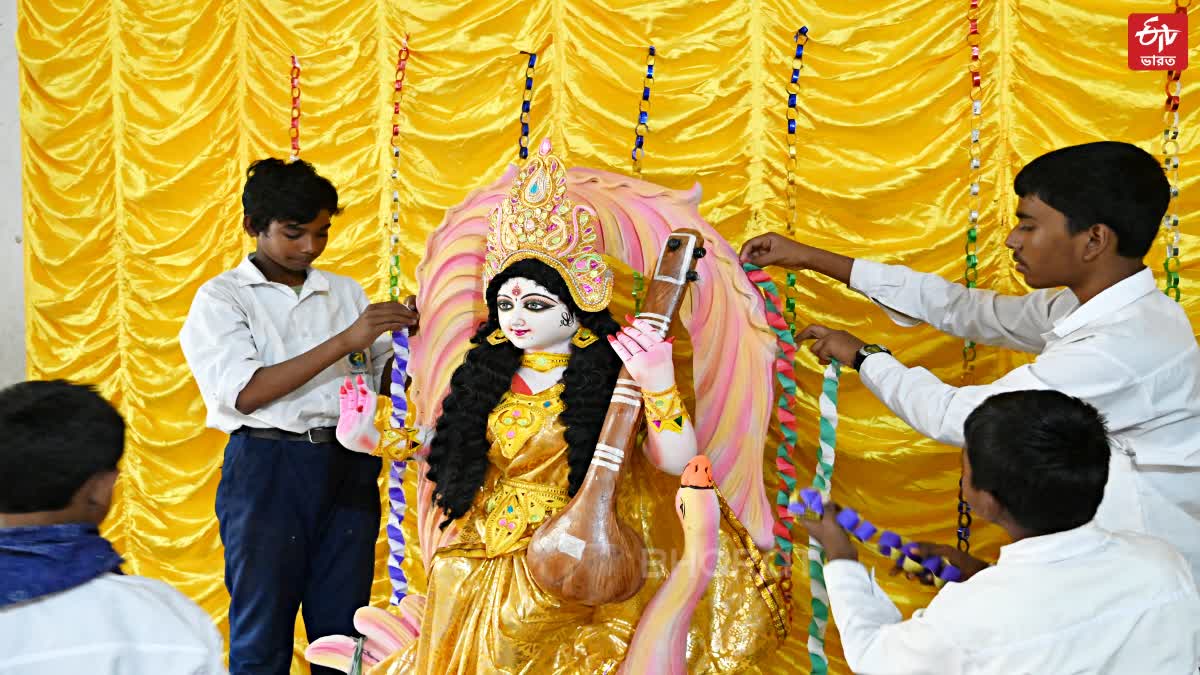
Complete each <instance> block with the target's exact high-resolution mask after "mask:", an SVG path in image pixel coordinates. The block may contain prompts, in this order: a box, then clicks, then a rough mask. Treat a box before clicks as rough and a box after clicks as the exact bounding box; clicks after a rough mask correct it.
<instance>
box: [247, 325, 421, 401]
mask: <svg viewBox="0 0 1200 675" xmlns="http://www.w3.org/2000/svg"><path fill="white" fill-rule="evenodd" d="M416 319H417V317H416V312H413V311H412V310H411V309H409V308H408V307H405V306H404V305H402V304H400V303H398V302H377V303H374V304H372V305H368V306H367V308H366V309H364V310H363V312H362V314H360V315H359V317H358V318H357V319H356V320H355V321H354V323H352V324H350V326H349V327H348V328H346V330H344V331H342V332H340V333H338V334H336V335H334V336H333V337H331V338H329V339H328V340H326V341H324V342H322V343H321V344H319V345H317V346H316V347H313V348H312V349H310V350H308V351H307V352H304V353H303V354H301V355H299V356H295V357H292V358H290V359H288V360H286V361H282V362H280V363H277V364H275V365H272V366H265V367H262V368H259V369H258V370H257V371H255V373H254V375H253V376H252V377H251V378H250V380H249V381H248V382H247V383H246V386H245V387H243V388H242V390H241V392H239V393H238V395H237V400H236V403H235V408H236V409H237V411H238V412H240V413H242V414H243V415H248V414H250V413H252V412H254V411H255V410H258V409H259V408H261V407H263V406H265V405H267V404H269V403H271V402H273V401H276V400H278V399H280V398H282V397H284V396H287V395H288V394H290V393H292V392H293V391H295V390H297V389H299V388H300V387H301V386H303V385H304V384H305V383H306V382H308V381H309V380H311V379H312V378H314V377H316V376H317V374H318V373H320V372H321V371H323V370H325V369H326V368H328V367H329V366H331V365H333V364H334V363H336V362H338V361H339V360H341V359H342V358H343V357H345V356H346V355H347V354H349V353H350V352H355V351H365V350H367V349H368V348H370V347H371V344H372V343H373V342H374V341H375V340H376V339H377V338H378V337H379V336H380V335H381V334H383V333H385V332H389V331H393V330H400V329H401V328H406V327H408V326H411V325H413V324H415V323H416Z"/></svg>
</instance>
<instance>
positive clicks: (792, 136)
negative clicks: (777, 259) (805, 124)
mask: <svg viewBox="0 0 1200 675" xmlns="http://www.w3.org/2000/svg"><path fill="white" fill-rule="evenodd" d="M794 37H795V40H796V51H795V53H794V54H793V56H792V78H791V79H790V80H789V81H788V85H787V94H788V97H787V152H788V159H787V191H786V193H787V209H788V221H787V231H788V234H792V233H794V232H795V231H796V221H797V218H798V208H799V206H798V202H799V200H798V199H797V197H796V187H797V186H796V174H797V172H798V169H797V161H798V160H797V154H796V120H798V119H799V118H800V111H799V109H798V108H797V107H796V103H797V100H798V99H799V97H800V71H801V70H803V69H804V46H805V45H807V44H808V26H801V27H800V30H798V31H796V34H795V36H794Z"/></svg>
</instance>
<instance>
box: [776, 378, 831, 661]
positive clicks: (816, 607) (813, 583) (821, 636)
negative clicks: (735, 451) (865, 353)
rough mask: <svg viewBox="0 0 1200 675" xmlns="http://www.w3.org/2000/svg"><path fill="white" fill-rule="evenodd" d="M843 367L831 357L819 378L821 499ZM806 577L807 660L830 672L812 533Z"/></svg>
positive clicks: (820, 566)
mask: <svg viewBox="0 0 1200 675" xmlns="http://www.w3.org/2000/svg"><path fill="white" fill-rule="evenodd" d="M841 374H842V367H841V364H840V363H838V362H837V360H836V359H835V360H832V361H830V362H829V365H828V366H826V368H825V376H824V378H822V380H821V396H820V398H819V399H818V405H819V408H820V411H821V423H820V443H819V448H818V450H817V468H816V471H814V473H813V486H812V488H805V490H811V491H815V492H816V494H817V496H818V497H819V498H820V499H821V500H822V503H823V502H825V501H828V500H829V490H830V489H831V488H832V487H833V462H834V459H835V456H836V455H835V451H836V450H837V426H838V411H837V403H838V386H839V384H840V381H841ZM803 493H804V490H799V491H797V493H796V494H793V495H792V496H791V499H790V500H789V504H788V511H789V512H791V513H795V511H794V510H793V506H794V505H795V504H796V503H797V502H799V501H801V499H802V497H801V496H800V495H801V494H803ZM808 579H809V589H810V591H811V593H812V619H811V620H810V621H809V623H808V660H809V663H810V664H811V670H810V671H809V672H810V673H812V675H825V673H828V672H829V657H828V656H826V654H825V628H826V627H827V626H828V625H829V616H830V614H829V592H828V591H827V590H826V589H825V549H824V548H823V547H822V546H821V543H820V542H819V541H817V540H816V539H813V538H812V537H809V538H808Z"/></svg>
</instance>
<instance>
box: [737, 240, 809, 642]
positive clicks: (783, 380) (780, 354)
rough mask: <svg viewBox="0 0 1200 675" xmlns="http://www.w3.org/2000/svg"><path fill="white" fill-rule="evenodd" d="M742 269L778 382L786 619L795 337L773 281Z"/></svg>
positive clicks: (779, 561)
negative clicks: (770, 345)
mask: <svg viewBox="0 0 1200 675" xmlns="http://www.w3.org/2000/svg"><path fill="white" fill-rule="evenodd" d="M742 268H743V269H744V270H745V271H746V276H747V277H749V279H750V281H751V282H753V283H754V285H755V286H757V287H758V290H759V292H760V293H762V295H763V300H764V302H765V304H766V314H767V324H768V325H769V326H770V327H771V330H772V331H774V333H775V343H776V352H775V379H776V380H777V381H778V382H779V386H780V389H781V390H782V391H781V392H780V395H779V398H778V400H777V401H776V406H775V418H776V420H778V422H779V429H780V432H781V433H782V434H783V440H782V442H780V444H779V447H778V448H776V450H775V468H776V469H777V470H778V471H779V487H778V491H777V492H776V496H775V507H776V516H777V520H776V523H775V544H776V545H777V546H778V547H779V552H778V553H777V554H776V555H775V565H776V566H777V567H778V568H779V575H780V588H781V589H782V591H783V596H784V601H785V604H786V606H787V608H788V615H789V619H790V616H791V611H792V602H791V598H792V581H791V565H792V531H791V525H792V521H793V517H792V513H791V512H790V511H788V509H787V507H788V503H789V498H790V495H791V494H792V492H793V491H794V490H795V489H796V466H795V462H794V461H793V459H792V455H793V453H794V451H795V448H796V442H797V440H798V438H799V436H798V434H797V433H796V416H795V414H794V413H793V412H792V410H793V409H795V405H796V372H795V367H794V365H793V364H794V362H795V359H796V339H795V337H793V335H792V330H791V329H789V327H788V324H787V321H786V320H785V319H784V317H783V314H782V313H780V311H779V308H780V305H781V304H782V303H781V302H780V298H779V289H778V288H777V287H776V286H775V281H774V280H772V279H771V276H770V275H769V274H767V273H766V272H764V271H763V270H762V268H760V267H758V266H756V265H751V264H749V263H745V264H743V265H742Z"/></svg>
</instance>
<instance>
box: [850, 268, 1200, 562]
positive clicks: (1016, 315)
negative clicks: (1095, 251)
mask: <svg viewBox="0 0 1200 675" xmlns="http://www.w3.org/2000/svg"><path fill="white" fill-rule="evenodd" d="M850 287H851V288H852V289H854V290H856V291H859V292H860V293H862V294H864V295H866V296H867V297H869V298H871V299H872V300H874V301H875V302H876V303H878V304H879V305H880V306H882V307H883V309H884V310H885V311H886V312H887V313H888V315H889V316H891V318H892V319H893V320H894V321H895V322H896V323H898V324H900V325H904V326H912V325H916V324H917V323H920V322H922V321H924V322H928V323H929V324H930V325H931V326H933V327H934V328H937V329H938V330H940V331H942V332H945V333H949V334H951V335H955V336H958V337H962V338H969V339H971V340H974V341H976V342H979V343H981V344H988V345H996V346H1000V347H1006V348H1008V349H1015V350H1020V351H1024V352H1031V353H1034V354H1037V355H1038V356H1037V359H1036V360H1035V361H1034V362H1033V363H1031V364H1029V365H1024V366H1021V367H1019V368H1016V369H1014V370H1012V371H1010V372H1008V373H1007V374H1005V375H1004V376H1003V377H1001V378H999V379H998V380H996V381H994V382H992V383H990V384H981V385H973V386H968V387H955V386H951V385H949V384H946V383H945V382H942V381H941V380H940V379H938V377H937V376H935V375H934V374H933V373H931V372H930V371H929V370H926V369H925V368H919V367H918V368H910V367H908V366H906V365H905V364H903V363H901V362H900V361H899V360H897V359H896V358H894V357H892V356H890V355H888V354H876V355H874V356H871V357H869V358H867V359H866V361H864V362H863V367H862V371H861V373H860V375H861V377H862V381H863V383H864V384H865V385H866V386H867V388H868V389H870V390H871V391H872V392H873V393H874V394H875V395H876V396H877V397H878V398H879V400H881V401H883V403H884V404H885V405H887V407H888V408H890V409H891V410H892V412H894V413H896V415H898V416H899V417H900V418H902V419H903V420H904V421H905V422H908V423H909V424H910V425H911V426H912V427H913V428H914V429H916V430H917V431H918V432H920V433H922V434H924V435H926V436H929V437H930V438H933V439H935V440H938V441H941V442H943V443H949V444H951V445H957V446H959V447H961V446H962V445H963V423H964V422H965V421H966V419H967V416H968V415H970V414H971V411H973V410H974V409H975V408H976V407H977V406H978V405H979V404H980V403H983V402H984V401H985V400H986V399H987V398H988V397H989V396H992V395H993V394H998V393H1000V392H1004V391H1016V390H1022V389H1056V390H1058V391H1061V392H1063V393H1065V394H1069V395H1071V396H1075V397H1078V398H1081V399H1083V400H1085V401H1087V402H1088V403H1091V404H1092V405H1093V406H1095V407H1096V408H1097V409H1098V410H1099V411H1100V413H1101V414H1102V415H1104V417H1105V419H1106V420H1107V422H1108V429H1109V432H1110V433H1111V435H1112V438H1113V443H1114V448H1113V454H1112V461H1111V462H1110V468H1109V478H1108V485H1107V487H1106V488H1105V492H1104V502H1103V503H1102V504H1101V505H1100V510H1099V512H1097V513H1096V522H1097V523H1098V524H1099V525H1100V526H1101V527H1104V528H1107V529H1109V530H1129V531H1133V532H1145V533H1147V534H1150V535H1153V536H1155V537H1159V538H1161V539H1165V540H1167V541H1169V542H1171V544H1172V545H1173V546H1175V547H1176V548H1177V549H1179V551H1180V552H1181V553H1183V555H1184V557H1185V558H1187V560H1188V562H1189V564H1191V566H1192V574H1193V576H1196V577H1200V347H1198V346H1197V344H1196V337H1195V332H1196V328H1195V327H1193V326H1192V325H1191V324H1190V323H1189V321H1188V317H1187V314H1186V313H1185V312H1184V311H1183V308H1181V307H1180V306H1179V304H1178V303H1176V302H1175V301H1173V300H1171V299H1170V298H1168V297H1167V296H1166V295H1164V294H1163V292H1162V291H1161V290H1159V289H1158V288H1157V286H1156V284H1155V280H1154V274H1153V273H1152V272H1151V271H1150V270H1149V269H1148V268H1147V269H1142V270H1141V271H1140V272H1138V273H1136V274H1134V275H1133V276H1131V277H1129V278H1127V279H1125V280H1123V281H1120V282H1118V283H1116V284H1114V285H1112V286H1110V287H1109V288H1107V289H1105V290H1104V291H1102V292H1101V293H1099V294H1097V295H1096V297H1094V298H1092V299H1091V300H1089V301H1088V302H1086V303H1084V304H1082V305H1081V304H1080V303H1079V299H1078V298H1076V297H1075V294H1074V293H1072V292H1071V291H1070V290H1054V289H1044V290H1039V291H1034V292H1032V293H1029V294H1027V295H1020V296H1014V295H1000V294H997V293H995V292H994V291H986V290H981V289H967V288H966V287H964V286H961V285H958V284H953V283H950V282H949V281H946V280H945V279H942V278H941V277H938V276H935V275H932V274H922V273H919V272H915V271H913V270H911V269H909V268H907V267H902V266H899V265H882V264H879V263H876V262H871V261H869V260H855V261H854V267H853V270H852V272H851V275H850ZM980 349H983V348H982V347H981V348H980ZM901 356H903V355H901ZM957 367H961V366H957ZM947 508H952V507H951V506H948V507H947Z"/></svg>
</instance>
